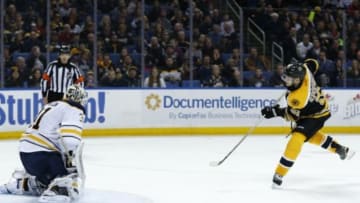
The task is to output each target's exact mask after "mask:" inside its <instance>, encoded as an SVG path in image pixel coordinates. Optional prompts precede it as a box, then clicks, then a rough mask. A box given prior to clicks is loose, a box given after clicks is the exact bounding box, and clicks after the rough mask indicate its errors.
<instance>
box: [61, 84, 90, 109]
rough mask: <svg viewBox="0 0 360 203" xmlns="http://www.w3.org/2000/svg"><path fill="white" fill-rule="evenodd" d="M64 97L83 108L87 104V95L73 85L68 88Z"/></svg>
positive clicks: (82, 89) (80, 88)
mask: <svg viewBox="0 0 360 203" xmlns="http://www.w3.org/2000/svg"><path fill="white" fill-rule="evenodd" d="M65 96H66V98H67V99H69V100H71V101H74V102H76V103H80V104H81V105H83V106H85V105H86V103H87V97H88V94H87V92H85V89H84V88H82V87H81V86H80V85H76V84H73V85H71V86H69V88H68V89H67V91H66V95H65Z"/></svg>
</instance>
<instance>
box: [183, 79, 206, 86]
mask: <svg viewBox="0 0 360 203" xmlns="http://www.w3.org/2000/svg"><path fill="white" fill-rule="evenodd" d="M191 85H192V86H191ZM181 86H182V87H201V83H200V80H192V81H191V80H183V81H182V82H181Z"/></svg>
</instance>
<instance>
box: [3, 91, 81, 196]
mask: <svg viewBox="0 0 360 203" xmlns="http://www.w3.org/2000/svg"><path fill="white" fill-rule="evenodd" d="M86 101H87V93H86V92H85V90H84V89H83V88H82V87H80V86H79V85H72V86H70V87H69V88H68V90H67V92H66V98H65V99H64V100H62V101H54V102H51V103H49V104H47V105H45V106H44V108H43V109H42V110H41V111H40V112H39V114H38V115H37V117H36V119H35V121H34V122H33V123H32V124H31V125H30V126H29V127H28V128H27V129H26V131H25V133H23V135H22V137H21V139H20V146H19V151H20V158H21V161H22V164H23V166H24V168H25V171H15V172H14V173H13V177H12V179H11V180H10V181H9V183H7V184H5V185H2V186H0V193H10V194H22V195H36V196H40V199H39V201H40V202H70V201H72V200H76V199H78V198H79V196H80V193H81V192H82V186H83V183H84V178H85V177H84V173H83V166H82V161H81V160H82V159H81V152H82V139H81V134H82V129H83V123H84V119H85V108H84V105H85V104H86Z"/></svg>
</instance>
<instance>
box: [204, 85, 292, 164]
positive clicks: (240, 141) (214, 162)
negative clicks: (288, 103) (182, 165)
mask: <svg viewBox="0 0 360 203" xmlns="http://www.w3.org/2000/svg"><path fill="white" fill-rule="evenodd" d="M285 94H286V92H284V93H282V94H281V96H280V97H279V98H278V99H277V100H276V104H278V103H279V102H280V100H281V99H282V98H283V97H284V96H285ZM263 120H264V117H263V116H261V117H260V119H258V121H257V122H256V123H255V125H254V126H252V127H251V128H250V129H249V130H248V131H247V133H246V134H245V135H244V136H243V137H242V138H241V139H240V140H239V142H238V143H237V144H236V145H235V146H234V147H233V148H232V149H231V150H230V151H229V152H228V153H227V154H226V155H225V157H224V158H223V159H221V160H220V161H211V162H210V163H209V165H210V166H214V167H215V166H220V165H221V164H222V163H224V161H225V160H226V159H227V158H228V157H229V156H230V155H231V154H232V153H233V152H234V151H235V150H236V148H238V146H239V145H240V144H241V143H242V142H244V140H245V139H246V138H247V137H248V136H249V135H250V134H251V133H252V132H253V131H254V130H255V128H256V127H257V126H258V125H259V124H260V123H261V122H262V121H263Z"/></svg>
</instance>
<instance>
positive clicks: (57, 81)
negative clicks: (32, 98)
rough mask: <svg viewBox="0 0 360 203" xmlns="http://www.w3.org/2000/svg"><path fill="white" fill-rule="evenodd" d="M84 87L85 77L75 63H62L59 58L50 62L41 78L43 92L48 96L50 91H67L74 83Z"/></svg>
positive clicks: (44, 95)
mask: <svg viewBox="0 0 360 203" xmlns="http://www.w3.org/2000/svg"><path fill="white" fill-rule="evenodd" d="M74 83H75V84H80V85H81V86H82V87H84V77H83V76H82V75H81V73H80V70H79V68H78V67H77V66H76V65H75V64H74V63H71V62H69V63H67V64H62V63H60V61H59V60H55V61H52V62H50V63H49V65H48V66H47V67H46V69H45V71H44V73H43V76H42V79H41V83H40V86H41V92H42V95H43V97H46V95H47V93H48V91H52V92H56V93H65V92H66V90H67V88H68V87H69V86H70V85H72V84H74Z"/></svg>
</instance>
